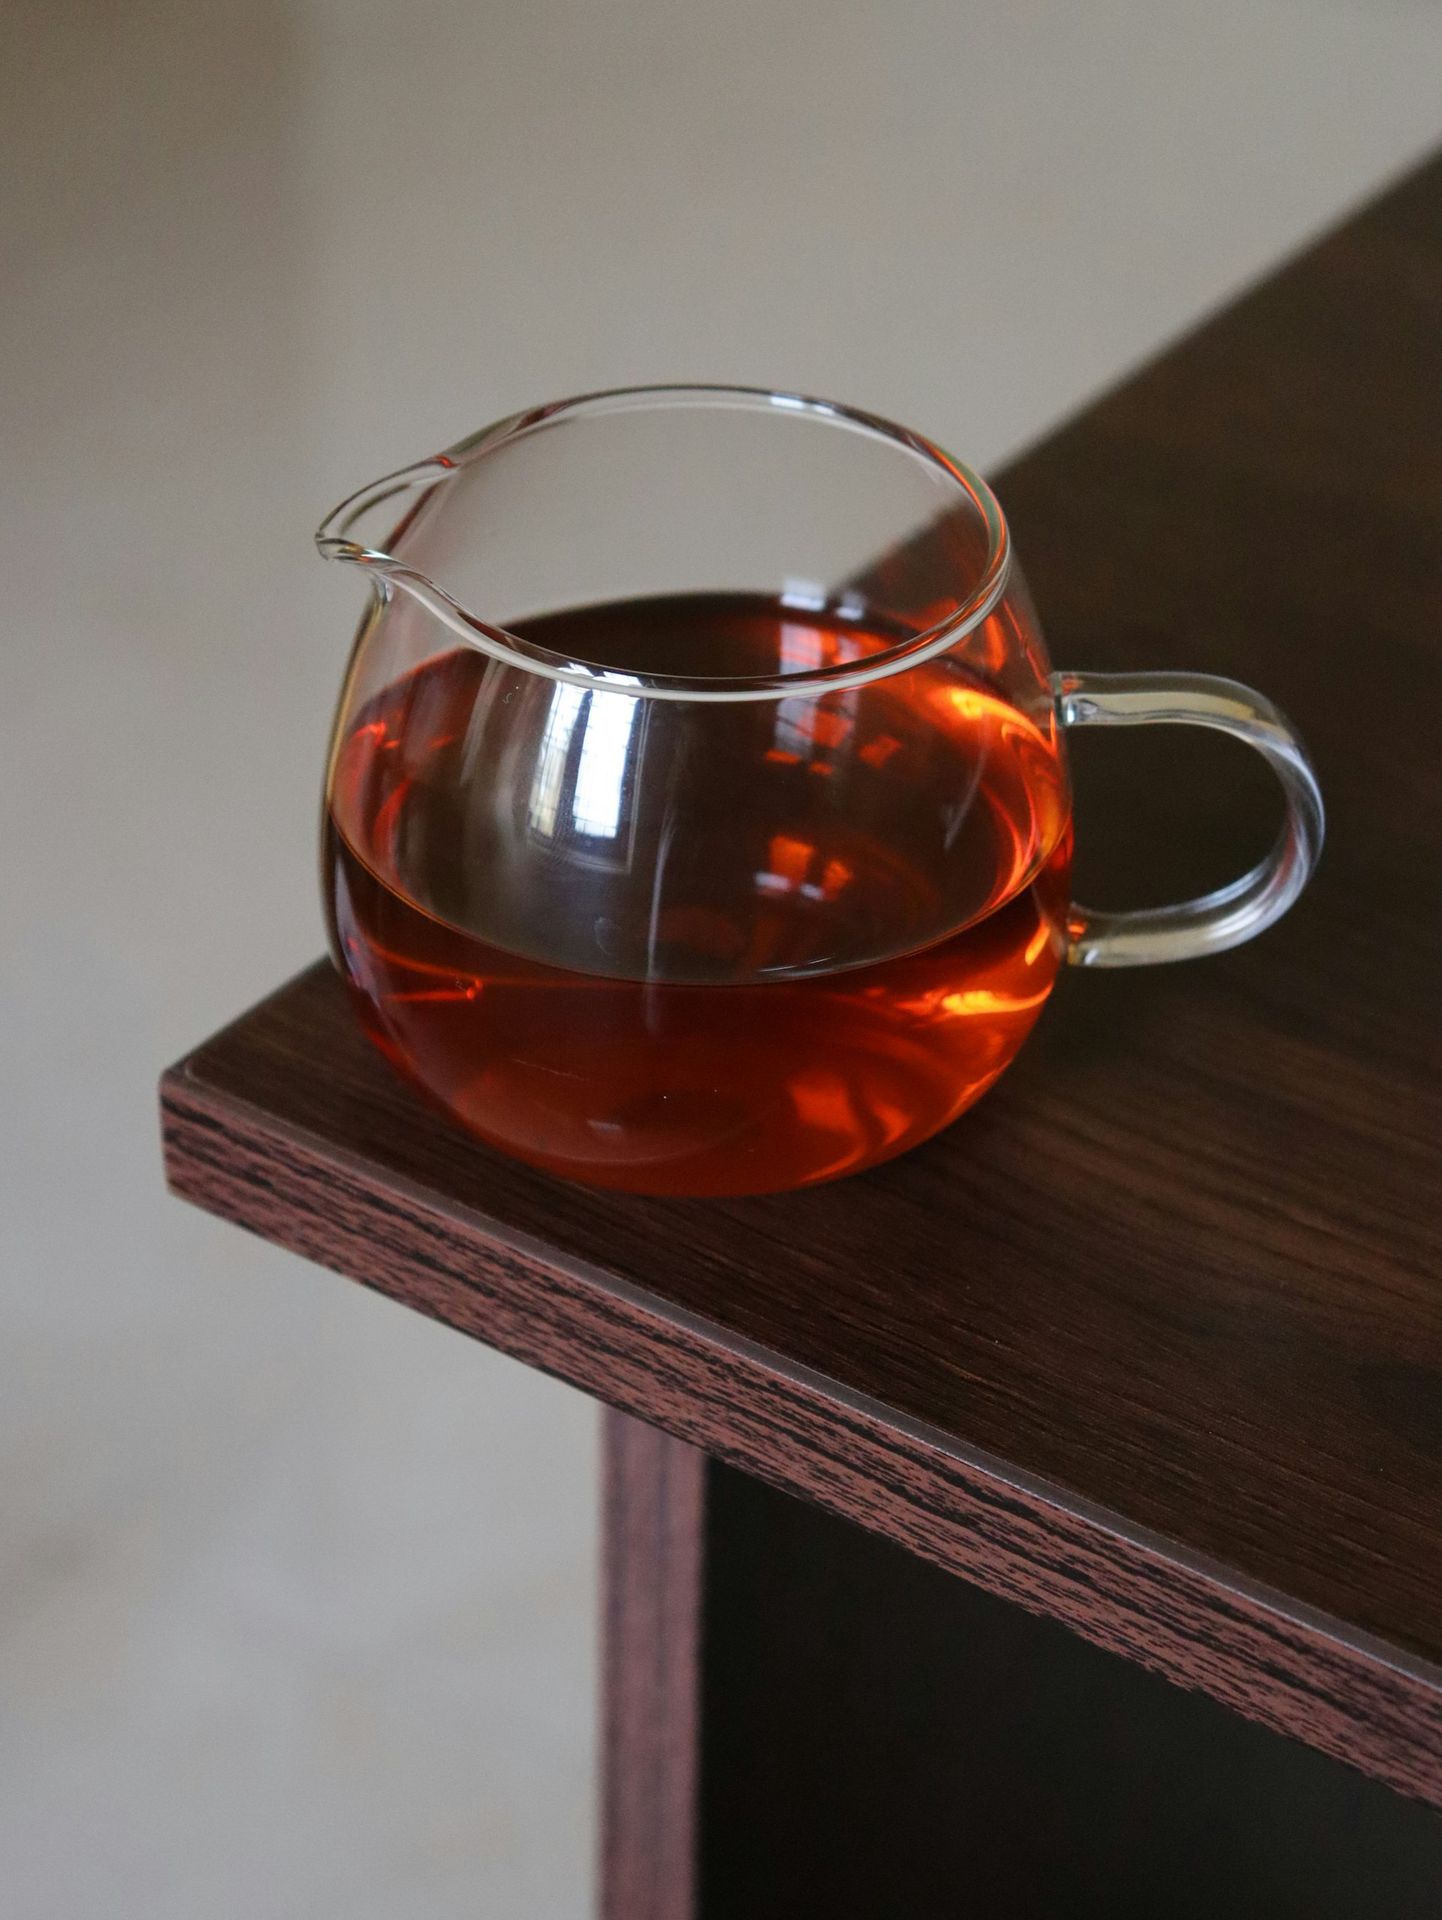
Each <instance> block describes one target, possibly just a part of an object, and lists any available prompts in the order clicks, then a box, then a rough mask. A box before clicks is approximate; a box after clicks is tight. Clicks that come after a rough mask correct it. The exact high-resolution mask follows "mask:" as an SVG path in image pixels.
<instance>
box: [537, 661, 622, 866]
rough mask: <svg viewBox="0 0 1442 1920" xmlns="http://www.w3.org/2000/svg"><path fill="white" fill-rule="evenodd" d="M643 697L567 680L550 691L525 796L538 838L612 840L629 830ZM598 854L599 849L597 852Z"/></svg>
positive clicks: (598, 848)
mask: <svg viewBox="0 0 1442 1920" xmlns="http://www.w3.org/2000/svg"><path fill="white" fill-rule="evenodd" d="M640 706H641V702H640V701H639V700H637V699H636V698H634V697H633V696H630V695H627V694H617V693H592V692H589V691H588V690H587V689H585V688H583V687H576V686H572V685H570V684H569V683H562V684H560V685H558V686H556V687H555V688H554V689H553V690H552V693H551V705H550V710H549V712H548V713H547V715H546V721H545V729H544V731H543V733H542V735H541V742H540V747H539V750H538V752H537V755H536V763H535V772H534V774H533V776H532V779H531V789H530V793H529V795H528V797H527V809H526V817H527V820H528V822H529V824H530V827H531V831H532V832H533V833H534V834H536V835H537V837H538V838H540V839H544V840H554V839H555V838H556V837H557V833H558V830H559V832H560V834H561V835H562V836H563V837H569V835H577V836H580V837H582V838H584V839H586V840H588V841H593V842H597V841H614V840H616V839H617V838H618V837H619V836H620V835H621V834H622V833H623V832H625V831H627V830H628V828H629V824H630V822H629V812H630V809H629V806H628V801H629V798H630V786H631V782H632V772H631V765H630V763H631V758H632V735H633V734H634V732H635V728H636V717H637V714H638V712H639V710H640ZM595 851H596V852H597V853H600V852H601V851H602V849H601V848H600V847H597V848H596V849H595Z"/></svg>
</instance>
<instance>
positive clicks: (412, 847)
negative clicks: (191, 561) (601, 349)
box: [317, 387, 1322, 1194]
mask: <svg viewBox="0 0 1442 1920" xmlns="http://www.w3.org/2000/svg"><path fill="white" fill-rule="evenodd" d="M317 541H318V544H319V547H320V550H321V552H322V553H323V554H324V555H325V556H326V557H327V558H331V559H337V560H343V561H346V562H348V563H350V564H352V565H354V566H357V567H360V568H362V569H363V570H364V571H365V573H366V575H367V576H368V579H369V583H370V588H371V592H370V597H369V603H368V608H367V611H366V614H365V617H364V619H363V621H362V623H361V628H360V632H359V635H358V637H357V640H356V644H355V649H354V652H353V654H352V657H351V662H350V667H349V670H348V673H347V676H346V682H345V687H344V690H343V692H342V696H341V701H340V708H339V712H338V714H337V717H336V723H335V730H334V735H333V738H332V743H331V752H330V762H329V769H328V774H327V781H326V808H325V840H324V879H325V888H326V897H327V907H328V913H329V923H330V931H331V940H332V947H333V952H334V956H335V961H336V964H337V966H338V967H339V969H340V971H341V973H342V975H343V976H344V978H345V980H346V982H347V984H348V986H349V989H350V992H351V996H352V998H353V1000H354V1003H355V1005H356V1008H357V1010H358V1012H359V1014H360V1017H361V1020H362V1021H363V1023H364V1025H365V1028H366V1030H367V1032H368V1033H369V1034H370V1036H371V1038H372V1039H373V1040H374V1042H375V1043H376V1045H377V1046H378V1047H379V1048H380V1050H381V1051H382V1052H383V1053H384V1054H385V1056H386V1058H387V1059H388V1060H390V1061H391V1062H392V1064H393V1065H394V1066H395V1067H396V1068H397V1069H398V1070H399V1071H400V1072H401V1073H402V1074H404V1075H405V1076H406V1078H407V1079H409V1080H410V1081H411V1082H412V1083H413V1084H414V1085H415V1086H417V1087H418V1088H419V1089H420V1090H421V1091H422V1092H423V1093H424V1094H425V1095H426V1096H428V1097H429V1098H430V1099H431V1100H432V1101H434V1102H437V1103H439V1105H440V1106H441V1107H442V1108H443V1109H444V1110H445V1111H446V1112H447V1113H448V1114H449V1115H451V1117H452V1118H453V1119H454V1120H456V1121H458V1122H459V1123H460V1124H461V1125H462V1126H463V1127H465V1128H467V1129H468V1130H469V1131H470V1132H471V1133H473V1134H475V1135H477V1136H478V1137H479V1138H480V1139H482V1140H485V1141H487V1142H489V1143H490V1144H491V1145H493V1146H495V1147H498V1148H500V1149H502V1150H503V1151H504V1152H506V1153H510V1154H514V1155H516V1156H517V1157H518V1158H520V1159H522V1160H527V1161H530V1162H531V1163H533V1164H534V1165H537V1166H540V1167H544V1168H546V1169H548V1170H549V1171H551V1172H553V1173H557V1174H562V1175H564V1176H566V1177H568V1178H571V1179H575V1180H583V1181H588V1182H591V1183H592V1184H594V1185H598V1186H607V1187H619V1188H628V1189H631V1190H633V1191H635V1192H641V1193H668V1194H736V1193H758V1192H771V1191H776V1190H779V1189H783V1188H789V1187H799V1186H804V1185H809V1184H811V1183H813V1182H816V1181H821V1180H831V1179H836V1178H838V1177H839V1176H841V1175H843V1174H849V1173H855V1172H857V1171H859V1170H860V1169H861V1168H864V1167H869V1166H872V1165H874V1164H875V1163H876V1162H877V1161H880V1160H885V1159H888V1158H890V1157H891V1156H892V1155H893V1154H898V1153H902V1152H904V1151H905V1150H906V1149H907V1148H909V1147H912V1146H915V1145H916V1144H917V1143H918V1142H920V1141H922V1140H925V1139H927V1138H928V1137H929V1136H930V1135H932V1134H934V1133H936V1132H937V1131H938V1129H940V1128H942V1127H944V1126H946V1125H947V1124H948V1123H949V1122H950V1121H952V1120H954V1119H955V1118H956V1117H957V1115H958V1114H960V1113H961V1112H963V1111H964V1109H965V1108H967V1107H969V1106H970V1105H971V1104H972V1102H973V1101H975V1100H976V1099H978V1098H979V1097H980V1096H981V1094H983V1093H984V1092H985V1091H986V1089H987V1088H988V1087H989V1086H991V1084H992V1083H993V1081H995V1080H996V1079H997V1078H998V1076H999V1075H1000V1074H1002V1073H1003V1072H1004V1071H1005V1069H1006V1068H1007V1066H1008V1065H1009V1064H1010V1063H1011V1061H1012V1060H1013V1059H1014V1058H1015V1056H1016V1053H1017V1051H1018V1049H1019V1048H1020V1046H1021V1044H1022V1042H1023V1040H1024V1039H1025V1038H1026V1035H1027V1033H1028V1032H1029V1031H1030V1029H1031V1027H1032V1025H1033V1024H1034V1022H1035V1020H1036V1018H1037V1015H1038V1013H1039V1012H1040V1010H1041V1008H1042V1006H1043V1004H1044V1003H1045V1001H1046V999H1047V997H1048V995H1049V994H1050V992H1051V989H1052V986H1053V984H1054V982H1055V980H1056V976H1057V973H1058V970H1059V969H1060V967H1061V965H1062V964H1063V962H1064V961H1070V962H1071V963H1072V964H1073V965H1078V966H1084V967H1085V966H1098V967H1104V966H1135V965H1141V964H1145V963H1148V962H1152V961H1162V960H1180V959H1186V958H1189V957H1191V956H1193V955H1196V954H1203V953H1211V952H1217V951H1219V950H1221V949H1222V948H1224V947H1229V946H1234V945H1236V944H1237V943H1238V942H1240V941H1243V940H1249V939H1250V938H1251V937H1252V936H1253V935H1254V934H1256V933H1259V932H1261V930H1262V929H1263V928H1264V927H1266V926H1268V925H1270V924H1271V922H1272V921H1274V920H1275V919H1277V917H1278V916H1279V915H1280V914H1282V913H1284V912H1285V911H1286V910H1287V908H1288V907H1289V906H1290V904H1291V903H1292V901H1293V900H1294V899H1295V898H1296V897H1297V894H1298V893H1299V891H1300V890H1301V888H1302V887H1303V885H1304V884H1305V882H1306V879H1307V876H1308V874H1309V872H1310V871H1311V869H1312V866H1313V864H1314V863H1315V860H1316V857H1317V853H1318V850H1319V847H1320V844H1321V838H1322V803H1321V798H1320V795H1319V793H1318V790H1317V784H1316V780H1315V778H1314V776H1313V774H1312V770H1311V767H1310V765H1309V764H1308V761H1307V757H1306V754H1305V752H1304V750H1303V748H1302V744H1301V742H1300V741H1299V739H1298V738H1297V736H1296V734H1295V732H1294V731H1293V730H1292V728H1291V727H1290V726H1289V725H1288V724H1287V722H1286V720H1285V719H1284V718H1283V717H1282V715H1281V714H1279V713H1278V712H1277V710H1276V709H1275V708H1274V707H1273V706H1271V705H1270V704H1269V702H1267V701H1266V700H1264V699H1263V698H1262V697H1261V696H1260V695H1258V694H1255V693H1252V692H1250V691H1249V690H1248V689H1247V688H1245V687H1242V686H1239V685H1238V684H1236V683H1235V682H1234V681H1229V680H1219V679H1214V678H1210V677H1208V676H1204V675H1197V674H1181V673H1146V674H1126V675H1106V676H1103V675H1094V674H1081V673H1054V672H1053V671H1052V669H1051V665H1050V662H1049V661H1048V659H1047V655H1046V650H1045V647H1044V644H1043V642H1042V638H1041V634H1040V631H1039V629H1038V626H1037V621H1036V617H1035V614H1034V613H1033V611H1032V607H1031V603H1030V600H1029V598H1028V595H1027V590H1026V586H1025V583H1024V581H1023V579H1022V576H1021V572H1020V569H1019V568H1018V566H1017V564H1016V562H1015V559H1014V558H1013V556H1012V552H1011V548H1010V541H1009V537H1008V532H1007V527H1006V522H1005V520H1004V518H1003V516H1002V512H1001V509H1000V507H999V506H998V504H997V502H996V500H995V498H994V497H993V495H992V494H991V492H990V490H989V489H988V488H987V486H986V485H985V483H984V482H983V481H981V480H980V479H979V478H978V477H977V476H976V475H975V474H974V473H972V472H971V471H970V470H969V469H968V468H966V467H964V466H962V465H961V464H960V463H959V462H957V461H955V460H953V459H952V458H951V457H950V456H949V455H948V454H946V453H944V452H942V450H941V449H940V448H938V447H936V446H934V445H933V444H932V443H931V442H929V441H927V440H925V439H923V438H922V437H921V436H920V435H918V434H915V433H911V432H909V431H907V430H906V429H904V428H901V427H897V426H893V425H891V424H890V423H889V422H887V421H884V420H879V419H876V418H874V417H873V416H871V415H868V414H865V413H860V412H857V411H856V410H854V409H852V408H849V407H843V406H837V405H833V404H830V403H828V402H824V401H819V400H813V399H806V398H802V397H801V396H798V395H794V394H783V393H771V392H766V391H759V390H758V391H753V390H749V389H742V388H731V387H656V388H640V389H634V390H629V391H624V392H614V393H600V394H591V395H588V396H585V397H584V398H581V399H577V400H568V401H562V402H560V403H558V404H556V405H553V406H546V407H538V408H536V409H534V410H532V411H530V412H527V413H521V414H516V415H514V416H513V417H511V418H509V419H507V420H503V421H500V422H499V423H498V424H496V425H495V426H492V427H488V428H486V429H485V430H484V431H483V432H481V433H479V434H477V435H475V436H474V437H473V438H471V439H469V440H466V441H463V442H461V443H460V444H459V445H458V446H455V447H453V448H451V449H450V451H449V452H448V453H444V454H440V455H437V456H436V457H435V458H433V459H430V460H426V461H422V462H421V463H419V464H418V465H416V466H414V467H410V468H407V469H406V470H405V471H403V472H400V473H396V474H392V475H390V476H388V477H387V478H386V479H384V480H381V481H379V482H377V483H376V484H375V485H374V486H371V487H367V488H365V489H364V490H363V491H362V492H360V493H358V494H355V495H353V496H352V498H351V499H349V500H347V501H346V502H345V503H344V504H343V505H342V506H340V507H338V508H337V509H336V511H335V512H334V513H333V514H332V515H331V516H330V518H329V519H328V520H327V521H326V522H325V524H324V526H322V528H321V529H320V532H319V534H318V535H317ZM1154 722H1162V723H1173V722H1181V723H1185V724H1189V725H1193V726H1202V727H1213V728H1217V729H1219V730H1221V731H1222V732H1225V733H1229V734H1232V735H1235V736H1236V737H1237V738H1239V739H1242V740H1244V741H1246V742H1247V744H1248V745H1249V746H1252V747H1255V748H1256V749H1257V751H1258V752H1259V753H1261V754H1262V755H1263V756H1264V757H1265V758H1266V759H1267V760H1268V761H1269V762H1270V764H1271V766H1272V767H1273V769H1274V770H1275V772H1276V774H1277V777H1278V779H1279V781H1280V783H1281V787H1282V792H1283V797H1284V800H1285V803H1286V806H1285V819H1284V822H1283V826H1282V829H1281V833H1280V835H1279V837H1278V839H1277V842H1276V845H1275V846H1274V848H1273V850H1272V852H1271V853H1270V855H1269V856H1268V857H1267V859H1266V860H1264V861H1263V862H1262V863H1261V865H1260V866H1258V867H1257V868H1255V869H1254V870H1253V871H1252V872H1250V873H1248V874H1246V875H1244V876H1243V877H1242V878H1241V879H1239V880H1237V881H1236V882H1234V883H1233V884H1232V885H1230V886H1228V887H1225V888H1223V889H1221V890H1220V891H1218V892H1216V893H1213V894H1210V895H1208V896H1207V897H1205V898H1203V899H1198V900H1191V901H1187V902H1185V903H1183V904H1181V905H1178V906H1174V907H1169V908H1162V909H1148V910H1146V911H1143V912H1133V913H1095V912H1092V911H1090V910H1089V909H1086V908H1083V907H1079V906H1077V905H1076V904H1075V903H1074V902H1073V901H1072V899H1071V895H1070V885H1069V883H1070V868H1071V848H1072V825H1071V792H1070V785H1069V780H1068V773H1067V757H1066V749H1065V744H1064V735H1065V732H1066V730H1067V729H1068V728H1069V727H1074V726H1093V725H1095V726H1136V725H1141V724H1151V723H1154Z"/></svg>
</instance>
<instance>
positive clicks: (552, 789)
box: [527, 682, 587, 840]
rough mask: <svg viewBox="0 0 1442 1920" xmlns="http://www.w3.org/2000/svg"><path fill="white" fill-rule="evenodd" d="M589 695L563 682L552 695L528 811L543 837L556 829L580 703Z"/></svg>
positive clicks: (550, 834)
mask: <svg viewBox="0 0 1442 1920" xmlns="http://www.w3.org/2000/svg"><path fill="white" fill-rule="evenodd" d="M586 698H587V695H586V693H585V692H584V690H583V689H582V688H580V687H573V686H570V685H568V684H566V683H564V682H563V683H562V684H561V685H559V686H557V687H556V689H555V691H554V692H553V693H552V695H551V710H550V712H549V713H548V714H547V715H546V730H545V732H544V733H543V734H542V735H541V747H540V752H539V753H538V754H537V755H536V772H535V776H534V778H533V779H532V781H531V795H530V805H529V809H528V813H527V817H528V819H529V820H530V823H531V825H532V827H534V829H535V830H536V832H537V833H538V834H540V835H541V836H542V838H543V839H547V840H549V839H550V838H551V837H552V836H553V834H554V833H555V831H556V817H557V815H558V814H559V813H560V810H561V795H562V793H563V792H564V790H565V785H566V762H567V761H568V760H569V759H570V757H571V736H572V734H574V733H575V731H576V721H577V718H578V717H579V715H580V711H581V703H582V701H583V700H585V699H586Z"/></svg>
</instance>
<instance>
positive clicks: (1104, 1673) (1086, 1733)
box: [672, 1442, 1442, 1920]
mask: <svg viewBox="0 0 1442 1920" xmlns="http://www.w3.org/2000/svg"><path fill="white" fill-rule="evenodd" d="M672 1444H675V1443H674V1442H673V1443H672ZM700 1504H701V1510H702V1512H703V1514H704V1526H705V1554H706V1564H707V1569H708V1573H707V1581H706V1605H705V1619H704V1634H703V1649H702V1662H701V1666H702V1686H701V1736H702V1743H703V1760H702V1770H701V1771H702V1795H701V1817H700V1823H699V1826H700V1831H699V1846H698V1855H699V1874H698V1887H699V1901H698V1907H697V1911H698V1912H699V1913H701V1914H703V1915H707V1916H710V1917H711V1920H715V1917H716V1916H719V1915H722V1914H736V1915H741V1914H744V1915H745V1916H746V1920H795V1917H796V1916H797V1915H802V1914H805V1915H811V1914H838V1915H845V1916H846V1920H897V1917H898V1916H901V1915H904V1916H905V1920H957V1916H959V1915H966V1916H970V1915H979V1914H984V1915H986V1920H1037V1916H1038V1915H1043V1916H1047V1917H1048V1920H1053V1917H1054V1916H1068V1920H1077V1916H1105V1917H1106V1920H1114V1917H1115V1916H1129V1915H1145V1916H1152V1917H1159V1916H1165V1920H1217V1916H1218V1915H1221V1914H1229V1913H1235V1914H1242V1915H1262V1914H1265V1915H1268V1916H1270V1917H1271V1920H1302V1917H1303V1916H1305V1920H1364V1917H1365V1920H1373V1917H1374V1916H1375V1920H1436V1916H1437V1914H1438V1913H1439V1912H1442V1815H1439V1814H1437V1813H1436V1812H1434V1811H1433V1809H1432V1808H1430V1807H1425V1806H1421V1805H1419V1804H1418V1803H1417V1802H1416V1801H1415V1800H1408V1799H1405V1798H1403V1796H1402V1795H1400V1794H1396V1793H1391V1792H1389V1791H1388V1790H1387V1788H1386V1787H1384V1786H1381V1785H1379V1784H1378V1783H1377V1782H1376V1781H1374V1780H1366V1779H1364V1778H1363V1777H1362V1776H1361V1775H1360V1774H1358V1773H1357V1772H1356V1771H1355V1770H1354V1769H1353V1768H1351V1767H1344V1766H1341V1765H1339V1764H1338V1763H1337V1762H1336V1761H1334V1760H1329V1759H1327V1758H1326V1756H1325V1755H1323V1754H1320V1753H1314V1752H1312V1751H1311V1750H1309V1749H1308V1748H1306V1747H1304V1746H1302V1745H1301V1744H1300V1743H1299V1742H1297V1741H1295V1740H1287V1739H1283V1738H1282V1737H1281V1736H1280V1735H1278V1734H1275V1733H1269V1732H1268V1731H1267V1729H1266V1728H1264V1727H1258V1726H1255V1725H1253V1724H1252V1723H1251V1722H1250V1721H1248V1720H1244V1719H1242V1718H1241V1716H1240V1715H1238V1714H1234V1713H1228V1712H1227V1711H1226V1710H1225V1709H1224V1708H1222V1707H1219V1706H1218V1705H1217V1704H1216V1703H1215V1701H1212V1700H1208V1699H1206V1698H1205V1697H1204V1696H1203V1695H1201V1694H1198V1693H1184V1692H1182V1691H1181V1690H1180V1689H1179V1688H1177V1687H1170V1686H1167V1685H1166V1684H1165V1683H1164V1682H1162V1681H1160V1680H1158V1679H1157V1678H1156V1677H1155V1676H1154V1675H1152V1674H1149V1673H1145V1672H1143V1670H1142V1669H1141V1668H1140V1667H1137V1666H1135V1665H1133V1664H1131V1663H1129V1662H1126V1661H1122V1660H1118V1659H1117V1658H1115V1656H1113V1655H1112V1654H1108V1653H1102V1652H1099V1651H1098V1650H1097V1649H1096V1648H1094V1647H1090V1646H1088V1645H1087V1644H1086V1642H1085V1641H1083V1640H1080V1639H1078V1638H1077V1636H1076V1635H1075V1634H1071V1633H1066V1632H1064V1631H1063V1630H1062V1629H1061V1628H1060V1627H1058V1626H1057V1625H1056V1623H1055V1622H1054V1621H1050V1620H1038V1619H1035V1618H1033V1617H1032V1616H1031V1615H1029V1614H1026V1613H1024V1612H1023V1611H1022V1610H1021V1609H1020V1608H1019V1607H1013V1606H1009V1605H1008V1604H1007V1603H1006V1602H1005V1601H1002V1600H997V1599H995V1598H993V1597H992V1596H991V1595H990V1594H987V1593H983V1592H982V1591H981V1590H980V1589H979V1588H978V1587H975V1586H973V1585H972V1584H971V1583H970V1582H969V1581H965V1580H955V1579H952V1578H950V1577H949V1576H948V1575H947V1574H944V1573H942V1572H939V1571H938V1570H937V1569H936V1568H935V1567H933V1566H929V1565H928V1564H927V1563H926V1562H925V1561H923V1560H921V1559H918V1558H917V1556H916V1555H914V1554H910V1553H905V1552H903V1551H902V1550H901V1549H900V1548H898V1547H895V1546H893V1545H892V1544H891V1543H890V1542H889V1541H885V1540H880V1539H877V1538H876V1537H875V1536H874V1535H871V1534H867V1533H863V1532H862V1531H861V1530H860V1529H859V1528H857V1527H854V1526H852V1525H850V1524H849V1523H848V1522H846V1521H844V1520H838V1519H835V1518H833V1517H832V1516H831V1515H830V1514H828V1513H825V1512H823V1511H822V1510H821V1509H820V1508H818V1507H815V1506H809V1505H805V1504H803V1503H802V1502H801V1501H798V1500H792V1499H788V1498H787V1497H786V1496H785V1495H783V1494H778V1493H774V1492H772V1491H771V1489H770V1488H768V1487H765V1486H763V1485H761V1484H760V1482H758V1481H756V1480H754V1479H753V1478H752V1477H751V1476H750V1475H749V1474H741V1473H736V1472H734V1471H733V1470H732V1469H730V1468H728V1467H725V1466H722V1465H720V1464H719V1463H716V1462H712V1463H710V1464H708V1466H707V1468H706V1475H705V1485H704V1495H703V1499H702V1502H701V1503H700Z"/></svg>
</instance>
